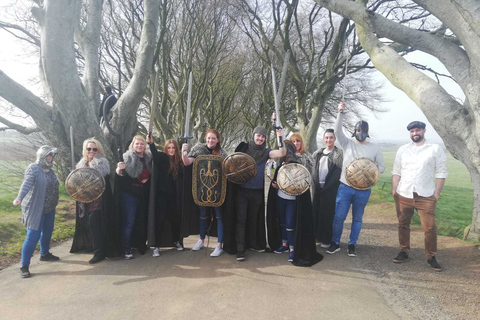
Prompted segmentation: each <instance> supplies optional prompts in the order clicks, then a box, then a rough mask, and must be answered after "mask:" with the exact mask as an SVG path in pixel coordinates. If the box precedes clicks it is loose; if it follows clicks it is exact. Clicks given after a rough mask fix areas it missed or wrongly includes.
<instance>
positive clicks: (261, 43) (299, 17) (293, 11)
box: [230, 0, 381, 152]
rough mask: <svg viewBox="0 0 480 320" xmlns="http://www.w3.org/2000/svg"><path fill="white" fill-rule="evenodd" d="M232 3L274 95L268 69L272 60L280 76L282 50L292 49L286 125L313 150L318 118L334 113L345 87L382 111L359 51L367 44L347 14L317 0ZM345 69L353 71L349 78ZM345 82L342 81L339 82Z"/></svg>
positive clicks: (349, 93)
mask: <svg viewBox="0 0 480 320" xmlns="http://www.w3.org/2000/svg"><path fill="white" fill-rule="evenodd" d="M230 2H231V3H232V6H233V7H234V8H235V9H236V10H235V11H234V12H233V14H232V15H233V16H234V18H233V19H234V20H235V21H236V22H237V24H238V25H239V26H240V27H241V28H242V30H243V31H244V32H245V34H246V35H247V37H248V39H249V40H250V41H251V43H252V47H253V50H252V51H253V52H254V53H255V54H256V59H258V60H260V62H262V63H263V68H260V70H262V71H264V72H265V71H266V72H267V75H266V76H265V79H266V80H267V81H266V82H265V83H270V84H269V85H268V90H269V91H268V95H269V96H270V97H272V94H271V87H272V86H271V77H270V69H269V68H270V66H271V65H272V64H273V65H274V66H275V68H276V69H277V75H278V77H280V70H281V69H282V63H283V60H284V52H285V51H287V50H290V51H291V57H290V67H289V72H288V81H287V83H288V86H287V87H286V91H285V95H284V99H283V100H284V101H283V104H282V112H281V116H282V124H283V125H284V126H286V127H287V128H288V129H289V131H300V132H301V134H302V136H303V137H304V138H305V143H306V145H307V148H308V150H309V151H311V152H313V151H315V150H316V149H317V142H316V138H317V132H318V128H319V126H320V123H321V122H322V120H323V121H325V120H327V119H329V118H331V116H330V115H331V113H334V112H332V111H333V109H334V106H335V105H336V103H334V102H336V101H339V100H340V96H341V95H342V94H341V93H342V90H343V89H344V88H345V89H346V95H345V99H347V100H349V101H354V104H355V105H362V106H364V107H366V108H368V109H370V110H378V108H376V106H375V104H376V103H377V102H379V101H380V100H381V98H380V96H379V95H376V94H375V92H376V90H377V89H378V85H375V84H373V82H372V81H371V80H370V78H369V77H365V73H366V72H367V70H366V69H367V68H369V66H368V64H369V60H368V59H365V57H364V56H363V57H362V56H361V54H362V53H363V49H362V47H361V46H360V44H359V43H358V42H357V40H356V36H355V34H354V30H355V29H354V25H350V23H349V20H348V19H342V20H341V21H338V20H339V19H333V18H332V14H331V13H329V12H328V11H327V10H325V9H323V8H322V7H321V6H319V5H317V4H315V3H313V2H312V3H308V4H305V3H301V2H300V1H298V0H293V1H284V0H282V1H261V0H256V1H250V0H230ZM347 59H348V61H349V64H348V68H347ZM346 68H347V70H346ZM257 70H258V69H257ZM345 71H347V72H348V74H349V79H348V82H347V79H345V76H346V72H345ZM359 71H361V72H359ZM257 72H258V71H257ZM356 73H357V74H356ZM355 74H356V75H355ZM277 80H278V79H277ZM341 82H342V83H343V86H341V87H339V83H341ZM264 94H265V93H264ZM270 103H271V105H272V106H273V102H270ZM332 106H333V108H332Z"/></svg>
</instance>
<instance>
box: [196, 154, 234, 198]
mask: <svg viewBox="0 0 480 320" xmlns="http://www.w3.org/2000/svg"><path fill="white" fill-rule="evenodd" d="M222 162H223V157H221V156H217V155H203V156H198V157H197V158H195V161H194V162H193V181H192V193H193V200H194V201H195V204H197V205H198V206H201V207H219V206H221V205H222V204H223V201H225V195H226V194H227V178H226V177H225V175H224V174H223V170H222Z"/></svg>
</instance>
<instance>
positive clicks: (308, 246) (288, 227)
mask: <svg viewBox="0 0 480 320" xmlns="http://www.w3.org/2000/svg"><path fill="white" fill-rule="evenodd" d="M284 143H285V147H286V150H287V155H286V156H285V158H283V159H282V162H283V163H282V164H281V165H280V166H279V167H278V168H277V170H276V171H275V175H274V177H273V180H272V183H271V184H270V189H269V191H268V202H267V235H268V244H269V247H270V248H272V249H275V253H282V252H289V259H288V261H290V262H292V263H293V264H294V265H296V266H303V267H309V266H312V265H314V264H316V263H317V262H320V261H321V260H322V259H323V256H322V255H321V254H320V253H318V252H317V249H316V245H315V236H314V230H313V224H312V222H313V217H312V201H311V197H310V190H307V191H306V192H305V193H303V194H301V195H299V196H296V197H295V196H288V195H286V194H285V193H283V192H282V191H281V190H280V189H278V186H277V183H276V179H277V175H278V170H279V169H280V168H281V167H282V166H283V165H285V164H288V163H293V162H296V156H295V152H296V149H295V145H294V144H293V143H292V142H290V141H284Z"/></svg>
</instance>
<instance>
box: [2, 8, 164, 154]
mask: <svg viewBox="0 0 480 320" xmlns="http://www.w3.org/2000/svg"><path fill="white" fill-rule="evenodd" d="M35 3H36V4H37V5H36V6H34V7H33V8H32V9H31V12H32V15H33V16H34V17H35V20H36V23H37V25H36V28H37V30H38V34H39V38H37V36H36V35H35V34H32V33H31V32H29V31H28V30H26V29H24V28H22V27H20V26H18V25H16V26H14V25H10V24H4V23H2V24H1V26H2V27H3V28H4V29H8V30H10V31H12V30H14V29H15V30H16V31H17V32H18V33H19V34H21V35H22V36H23V37H25V38H28V39H30V40H31V41H32V42H34V43H35V44H37V45H39V47H40V52H41V59H40V62H39V67H40V80H41V81H42V83H43V87H44V90H45V93H46V96H47V101H44V100H43V99H41V98H40V97H38V96H36V95H35V94H33V93H32V92H30V91H28V90H27V89H25V88H24V87H23V86H22V85H20V84H18V83H16V82H15V81H13V80H12V79H11V78H9V77H8V76H7V75H6V74H5V73H3V72H2V71H0V96H1V97H2V98H4V99H5V100H7V101H8V102H10V103H12V104H13V105H15V106H16V107H17V108H19V109H20V110H22V111H23V112H25V113H26V114H27V115H29V116H30V117H31V118H32V119H33V121H34V122H35V124H36V127H37V128H38V129H39V130H40V131H41V132H42V133H43V135H44V136H45V137H46V138H47V139H48V140H49V141H50V143H52V144H53V145H55V146H57V147H58V148H59V149H60V151H61V152H62V153H63V154H68V153H69V145H70V141H69V140H70V139H69V137H70V135H69V128H70V126H73V128H74V132H75V135H74V144H75V146H76V149H75V150H76V153H77V156H79V155H80V153H81V152H80V151H81V143H82V142H83V140H84V139H86V138H88V137H92V136H95V137H97V138H98V139H99V140H100V141H101V142H102V143H103V144H104V145H106V146H107V145H113V138H112V137H111V136H110V135H109V133H108V132H107V131H102V129H101V128H100V126H99V125H98V121H97V117H96V114H97V111H98V108H99V50H100V34H101V30H102V12H103V10H102V9H103V8H102V7H103V1H98V0H86V1H68V2H64V1H42V0H37V1H35ZM141 4H142V5H144V6H145V10H144V11H142V12H143V14H144V17H143V22H144V23H143V26H142V30H141V35H140V36H139V39H138V42H137V43H136V46H135V47H136V48H137V50H136V51H137V53H136V60H135V64H134V67H133V68H134V69H133V71H132V73H133V76H132V78H131V79H130V82H129V84H128V86H126V88H125V90H124V92H123V94H122V96H121V97H120V98H119V100H118V102H117V105H116V108H114V109H113V110H114V112H113V118H112V125H113V127H114V128H115V129H117V131H120V132H121V134H122V136H123V137H124V138H127V139H128V138H129V137H131V135H132V134H133V133H134V132H135V131H136V130H137V118H136V116H135V113H136V111H137V109H138V107H139V105H140V103H141V101H142V99H143V95H144V92H145V89H146V86H147V83H148V78H149V75H150V71H151V69H152V65H153V56H154V49H155V43H156V38H157V30H158V25H159V23H158V21H159V19H158V17H159V9H160V7H159V0H145V1H143V2H141V3H139V4H137V7H134V8H133V9H135V10H137V11H134V13H137V14H138V13H139V11H138V7H141ZM79 55H80V58H79ZM79 71H81V72H79ZM0 121H2V119H0ZM2 122H3V121H2ZM7 126H8V124H7ZM120 128H121V130H120ZM106 149H107V150H106V151H107V154H108V155H109V156H110V158H111V159H113V156H112V152H111V151H109V149H108V148H106ZM112 149H115V148H112ZM77 158H78V157H77Z"/></svg>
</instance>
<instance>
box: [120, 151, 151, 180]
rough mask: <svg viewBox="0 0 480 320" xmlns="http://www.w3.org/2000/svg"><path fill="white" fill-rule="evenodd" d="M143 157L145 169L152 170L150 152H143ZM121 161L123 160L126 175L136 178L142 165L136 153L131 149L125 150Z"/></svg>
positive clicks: (141, 169)
mask: <svg viewBox="0 0 480 320" xmlns="http://www.w3.org/2000/svg"><path fill="white" fill-rule="evenodd" d="M143 159H145V164H146V165H147V170H148V171H149V172H152V154H151V153H150V152H144V153H143ZM123 161H124V162H125V172H127V174H128V176H129V177H131V178H138V176H139V175H140V173H142V171H143V165H142V161H141V160H140V157H139V156H138V155H137V153H136V152H135V151H133V150H127V152H125V153H124V154H123Z"/></svg>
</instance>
